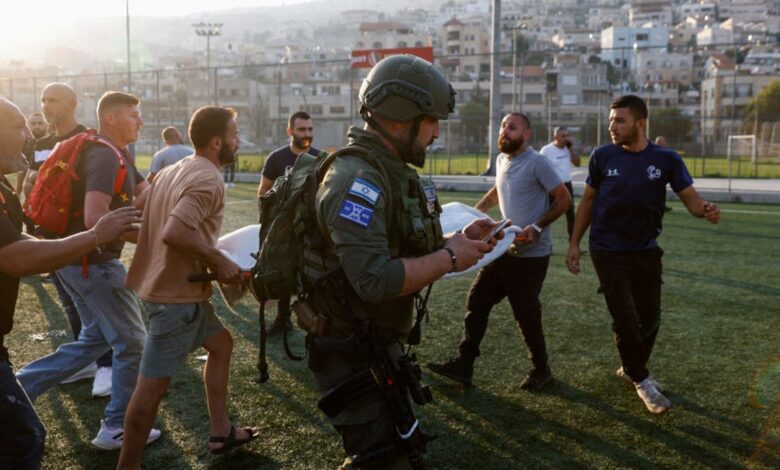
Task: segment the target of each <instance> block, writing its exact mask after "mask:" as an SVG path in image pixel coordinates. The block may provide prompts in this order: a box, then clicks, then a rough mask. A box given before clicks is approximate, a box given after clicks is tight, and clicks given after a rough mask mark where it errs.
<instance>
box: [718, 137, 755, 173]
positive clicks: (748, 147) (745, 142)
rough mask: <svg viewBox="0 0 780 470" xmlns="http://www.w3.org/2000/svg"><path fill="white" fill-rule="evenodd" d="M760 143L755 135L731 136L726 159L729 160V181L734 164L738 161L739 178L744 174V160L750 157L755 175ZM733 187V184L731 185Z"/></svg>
mask: <svg viewBox="0 0 780 470" xmlns="http://www.w3.org/2000/svg"><path fill="white" fill-rule="evenodd" d="M757 144H758V142H756V135H755V134H747V135H730V136H729V137H728V142H727V146H726V158H727V160H728V171H729V181H730V180H731V178H732V176H733V174H732V162H733V161H734V160H735V159H736V160H737V177H739V176H741V173H742V158H743V157H748V156H749V157H750V163H751V164H752V165H753V173H755V172H756V171H757V169H758V145H757ZM729 186H731V184H729Z"/></svg>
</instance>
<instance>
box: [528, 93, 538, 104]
mask: <svg viewBox="0 0 780 470" xmlns="http://www.w3.org/2000/svg"><path fill="white" fill-rule="evenodd" d="M525 102H526V103H530V104H539V103H541V102H542V94H541V93H526V94H525Z"/></svg>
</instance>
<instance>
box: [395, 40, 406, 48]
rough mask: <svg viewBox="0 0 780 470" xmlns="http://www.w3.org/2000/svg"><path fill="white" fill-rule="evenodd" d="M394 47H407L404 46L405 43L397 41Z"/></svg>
mask: <svg viewBox="0 0 780 470" xmlns="http://www.w3.org/2000/svg"><path fill="white" fill-rule="evenodd" d="M396 47H407V46H406V41H398V46H396Z"/></svg>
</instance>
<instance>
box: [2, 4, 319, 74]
mask: <svg viewBox="0 0 780 470" xmlns="http://www.w3.org/2000/svg"><path fill="white" fill-rule="evenodd" d="M305 1H308V0H129V5H130V22H131V29H132V22H133V17H137V16H163V17H171V16H178V15H190V14H197V13H207V12H213V11H218V10H229V9H233V8H242V7H268V6H282V5H293V4H296V3H303V2H305ZM0 2H1V3H0V62H3V61H4V60H8V59H19V58H21V57H28V58H35V56H36V55H38V54H39V53H40V52H41V49H45V48H47V47H50V46H51V45H56V43H57V37H53V36H52V35H53V34H54V33H53V32H51V30H56V29H58V28H56V27H53V25H56V26H60V27H61V26H62V25H67V21H68V20H69V19H72V18H75V17H85V16H91V17H115V18H122V19H123V18H124V16H125V5H126V0H75V1H63V0H0ZM119 24H121V25H122V28H123V30H124V21H123V20H120V22H119ZM54 36H56V34H54ZM30 51H34V52H33V53H32V55H28V52H30Z"/></svg>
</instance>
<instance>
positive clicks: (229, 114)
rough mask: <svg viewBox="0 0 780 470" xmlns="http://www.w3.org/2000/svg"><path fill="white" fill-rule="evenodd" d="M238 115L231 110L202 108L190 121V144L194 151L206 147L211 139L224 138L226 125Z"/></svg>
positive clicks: (211, 107)
mask: <svg viewBox="0 0 780 470" xmlns="http://www.w3.org/2000/svg"><path fill="white" fill-rule="evenodd" d="M236 116H238V114H237V113H236V111H235V110H234V109H233V108H222V107H220V106H203V107H201V108H198V110H196V111H195V113H194V114H193V115H192V119H190V128H189V135H190V142H192V145H193V146H195V148H196V149H202V148H204V147H206V146H207V145H208V143H209V141H210V140H211V139H212V138H213V137H224V136H225V133H227V129H228V123H230V121H231V120H232V119H235V118H236Z"/></svg>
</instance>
